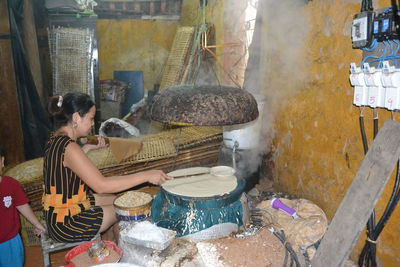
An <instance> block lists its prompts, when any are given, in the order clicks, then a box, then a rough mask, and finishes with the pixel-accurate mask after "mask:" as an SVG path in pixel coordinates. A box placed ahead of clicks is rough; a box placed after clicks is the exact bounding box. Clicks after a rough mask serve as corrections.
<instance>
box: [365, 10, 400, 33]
mask: <svg viewBox="0 0 400 267" xmlns="http://www.w3.org/2000/svg"><path fill="white" fill-rule="evenodd" d="M398 29H399V23H398V17H397V15H396V13H395V12H393V9H392V8H387V9H385V11H384V12H382V13H376V16H375V18H374V25H373V31H372V34H373V36H374V38H376V39H377V40H378V41H385V40H393V39H399V35H398Z"/></svg>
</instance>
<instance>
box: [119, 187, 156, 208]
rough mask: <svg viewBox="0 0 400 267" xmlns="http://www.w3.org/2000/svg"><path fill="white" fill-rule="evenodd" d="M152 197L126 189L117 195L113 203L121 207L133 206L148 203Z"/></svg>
mask: <svg viewBox="0 0 400 267" xmlns="http://www.w3.org/2000/svg"><path fill="white" fill-rule="evenodd" d="M152 199H153V198H152V197H151V195H149V194H147V193H143V192H136V191H128V192H126V193H124V194H122V195H121V196H119V197H117V198H116V199H115V201H114V204H115V205H117V206H119V207H123V208H134V207H139V206H142V205H145V204H147V203H149V202H150V201H151V200H152Z"/></svg>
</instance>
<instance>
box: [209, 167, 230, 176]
mask: <svg viewBox="0 0 400 267" xmlns="http://www.w3.org/2000/svg"><path fill="white" fill-rule="evenodd" d="M210 173H211V174H212V175H215V176H219V177H221V176H222V177H223V176H232V175H233V174H235V169H234V168H232V167H229V166H215V167H212V168H211V169H210Z"/></svg>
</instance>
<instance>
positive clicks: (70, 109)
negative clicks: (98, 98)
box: [48, 93, 95, 129]
mask: <svg viewBox="0 0 400 267" xmlns="http://www.w3.org/2000/svg"><path fill="white" fill-rule="evenodd" d="M94 105H95V104H94V102H93V100H92V99H91V98H90V96H89V95H87V94H83V93H68V94H66V95H65V96H63V97H62V96H55V97H52V98H50V100H49V104H48V111H49V113H50V115H51V116H52V117H53V122H54V127H55V128H56V129H57V128H59V127H61V126H64V125H67V124H68V122H70V121H71V120H72V115H73V114H74V113H75V112H78V113H79V115H80V116H81V117H83V116H85V115H86V113H88V112H89V110H90V109H91V108H92V107H93V106H94Z"/></svg>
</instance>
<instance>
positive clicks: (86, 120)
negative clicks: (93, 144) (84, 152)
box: [77, 106, 96, 136]
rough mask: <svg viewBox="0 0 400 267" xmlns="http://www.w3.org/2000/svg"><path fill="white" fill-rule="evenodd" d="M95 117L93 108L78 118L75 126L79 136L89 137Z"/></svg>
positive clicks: (94, 108)
mask: <svg viewBox="0 0 400 267" xmlns="http://www.w3.org/2000/svg"><path fill="white" fill-rule="evenodd" d="M95 115H96V107H95V106H93V107H91V108H90V110H89V112H88V113H86V114H85V116H83V117H81V116H79V118H78V121H77V124H78V127H77V131H78V132H79V135H80V136H87V135H89V133H90V131H91V130H92V127H93V125H94V116H95Z"/></svg>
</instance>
